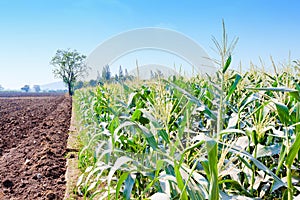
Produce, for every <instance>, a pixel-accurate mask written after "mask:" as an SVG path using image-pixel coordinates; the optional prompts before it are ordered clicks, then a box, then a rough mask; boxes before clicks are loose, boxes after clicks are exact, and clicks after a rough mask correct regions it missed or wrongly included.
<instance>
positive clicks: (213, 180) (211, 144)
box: [206, 140, 219, 200]
mask: <svg viewBox="0 0 300 200" xmlns="http://www.w3.org/2000/svg"><path fill="white" fill-rule="evenodd" d="M206 151H207V153H208V165H209V173H210V180H209V183H210V185H209V199H210V200H214V199H219V183H218V145H217V142H216V141H215V140H208V141H206Z"/></svg>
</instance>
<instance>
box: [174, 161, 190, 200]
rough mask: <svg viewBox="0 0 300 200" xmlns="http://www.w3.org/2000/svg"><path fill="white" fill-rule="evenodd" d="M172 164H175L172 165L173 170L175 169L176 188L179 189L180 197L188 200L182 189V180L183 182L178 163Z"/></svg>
mask: <svg viewBox="0 0 300 200" xmlns="http://www.w3.org/2000/svg"><path fill="white" fill-rule="evenodd" d="M175 162H176V161H175ZM174 165H175V166H174V171H175V177H176V180H177V185H178V188H179V189H180V191H181V199H183V200H188V196H187V193H186V190H184V182H183V179H182V176H181V173H180V170H179V169H180V165H179V164H177V163H175V164H174Z"/></svg>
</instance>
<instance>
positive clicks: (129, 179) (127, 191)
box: [123, 174, 135, 200]
mask: <svg viewBox="0 0 300 200" xmlns="http://www.w3.org/2000/svg"><path fill="white" fill-rule="evenodd" d="M134 182H135V180H134V179H133V178H132V177H131V174H129V175H128V176H127V179H126V181H125V187H124V192H123V197H124V198H125V199H126V200H128V199H130V195H131V192H132V188H133V185H134Z"/></svg>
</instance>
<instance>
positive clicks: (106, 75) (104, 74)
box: [102, 65, 111, 81]
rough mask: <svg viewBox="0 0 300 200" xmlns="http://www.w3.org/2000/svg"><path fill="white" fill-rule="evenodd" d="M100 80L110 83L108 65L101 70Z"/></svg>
mask: <svg viewBox="0 0 300 200" xmlns="http://www.w3.org/2000/svg"><path fill="white" fill-rule="evenodd" d="M102 79H103V80H104V81H110V79H111V72H110V68H109V65H105V66H104V67H103V69H102Z"/></svg>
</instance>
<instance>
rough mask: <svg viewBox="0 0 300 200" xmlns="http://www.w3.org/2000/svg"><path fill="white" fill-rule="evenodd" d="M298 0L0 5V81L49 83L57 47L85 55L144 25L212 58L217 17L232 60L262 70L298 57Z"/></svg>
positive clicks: (55, 0) (46, 0)
mask: <svg viewBox="0 0 300 200" xmlns="http://www.w3.org/2000/svg"><path fill="white" fill-rule="evenodd" d="M299 8H300V1H297V0H286V1H284V0H282V1H279V0H239V1H238V0H232V1H221V0H220V1H200V0H198V1H196V0H187V1H179V0H178V1H175V0H173V1H171V0H170V1H168V0H164V1H159V0H151V1H150V0H149V1H146V0H145V1H142V0H132V1H126V0H125V1H121V0H111V1H109V0H81V1H80V0H43V1H40V0H26V1H23V0H0V27H1V28H0V30H1V31H0V54H1V56H0V84H1V85H2V86H4V87H5V88H11V89H19V88H20V87H22V86H23V85H24V84H30V85H33V84H45V83H49V82H53V81H56V79H54V77H53V74H52V66H51V65H50V64H49V62H50V60H51V57H52V56H53V55H54V54H55V52H56V50H57V49H67V48H71V49H77V50H78V51H79V52H81V53H83V54H86V55H88V54H89V53H90V52H92V50H93V49H94V48H96V47H97V46H98V45H99V44H100V43H101V42H103V41H105V40H106V39H108V38H110V37H112V36H113V35H116V34H118V33H120V32H124V31H127V30H131V29H135V28H143V27H162V28H169V29H173V30H176V31H179V32H181V33H183V34H185V35H187V36H189V37H190V38H192V39H193V40H195V41H196V42H198V43H199V44H200V45H201V46H202V47H203V48H204V49H205V50H206V51H207V52H208V54H209V55H210V56H211V57H214V58H216V57H217V55H215V54H214V53H213V51H212V50H211V47H213V42H212V40H211V38H212V35H214V36H216V37H217V38H220V37H221V33H222V26H221V22H222V19H224V20H225V23H226V27H227V32H228V36H229V38H233V37H234V36H237V37H239V43H238V44H237V47H236V49H235V53H234V55H233V60H234V65H235V66H236V65H237V63H239V62H240V61H241V62H242V67H243V68H244V69H247V68H248V67H249V62H250V61H252V62H253V63H254V64H257V65H260V64H259V57H261V58H262V59H263V60H264V62H265V65H266V67H267V68H268V67H269V66H270V62H269V56H270V55H272V56H273V58H274V60H275V62H278V63H284V62H287V59H288V55H289V51H291V58H292V60H293V59H299V58H300V21H299V16H298V13H299Z"/></svg>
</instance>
